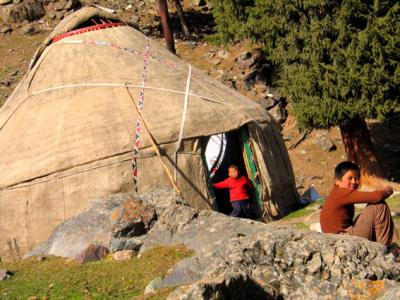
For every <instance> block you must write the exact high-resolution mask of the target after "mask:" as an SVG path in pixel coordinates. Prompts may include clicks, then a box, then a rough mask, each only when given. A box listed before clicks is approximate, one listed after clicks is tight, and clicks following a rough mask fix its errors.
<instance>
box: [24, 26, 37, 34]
mask: <svg viewBox="0 0 400 300" xmlns="http://www.w3.org/2000/svg"><path fill="white" fill-rule="evenodd" d="M34 33H36V28H35V26H33V24H26V25H25V26H23V27H22V29H21V34H25V35H32V34H34Z"/></svg>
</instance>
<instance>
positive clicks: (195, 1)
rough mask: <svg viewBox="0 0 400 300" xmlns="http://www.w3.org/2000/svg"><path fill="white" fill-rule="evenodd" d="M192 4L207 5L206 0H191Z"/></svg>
mask: <svg viewBox="0 0 400 300" xmlns="http://www.w3.org/2000/svg"><path fill="white" fill-rule="evenodd" d="M192 4H193V5H194V6H196V7H202V6H205V5H207V2H206V1H205V0H192Z"/></svg>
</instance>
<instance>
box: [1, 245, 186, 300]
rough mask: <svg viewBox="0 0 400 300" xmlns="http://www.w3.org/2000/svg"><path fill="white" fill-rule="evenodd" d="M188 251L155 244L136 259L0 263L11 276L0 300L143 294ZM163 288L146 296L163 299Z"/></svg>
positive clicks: (31, 260)
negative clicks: (34, 297) (148, 286)
mask: <svg viewBox="0 0 400 300" xmlns="http://www.w3.org/2000/svg"><path fill="white" fill-rule="evenodd" d="M191 254H192V252H190V251H188V250H187V249H186V248H185V247H184V246H182V245H178V246H173V247H157V248H153V249H151V250H148V251H146V252H145V253H144V254H143V255H142V256H141V257H140V258H137V257H134V258H131V259H129V260H126V261H122V262H120V261H114V260H112V258H111V257H110V258H109V259H105V260H102V261H99V262H93V263H86V264H79V263H77V262H76V261H73V260H66V259H62V258H57V257H50V258H48V259H46V260H44V261H42V262H38V261H37V260H36V259H35V258H31V259H28V260H23V261H18V262H15V263H0V269H8V270H10V271H11V272H13V273H14V275H13V276H12V277H11V278H10V279H8V280H5V281H1V282H0V298H1V299H27V298H29V297H32V296H36V297H37V298H38V299H132V298H133V297H135V296H140V295H142V294H143V291H144V288H145V287H146V285H147V284H148V283H149V282H150V281H151V280H152V279H154V278H156V277H158V276H164V275H165V274H167V271H168V269H170V268H171V267H173V266H174V265H175V264H176V263H177V262H178V261H179V260H181V259H183V258H186V257H189V256H190V255H191ZM169 292H170V290H167V289H164V290H161V291H160V292H159V293H157V294H155V295H152V296H150V297H147V296H146V297H144V298H143V297H141V298H137V299H164V298H165V297H166V296H167V295H168V293H169Z"/></svg>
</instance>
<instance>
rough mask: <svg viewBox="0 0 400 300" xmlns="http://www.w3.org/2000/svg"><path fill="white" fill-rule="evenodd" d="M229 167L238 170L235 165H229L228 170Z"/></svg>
mask: <svg viewBox="0 0 400 300" xmlns="http://www.w3.org/2000/svg"><path fill="white" fill-rule="evenodd" d="M229 169H236V170H238V171H239V168H238V166H237V165H230V166H229V167H228V170H229Z"/></svg>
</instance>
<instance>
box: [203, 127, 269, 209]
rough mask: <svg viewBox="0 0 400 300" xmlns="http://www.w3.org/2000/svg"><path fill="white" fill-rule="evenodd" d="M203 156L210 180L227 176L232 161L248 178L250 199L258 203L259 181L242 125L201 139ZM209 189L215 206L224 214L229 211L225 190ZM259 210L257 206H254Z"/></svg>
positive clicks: (247, 137) (245, 130) (215, 180)
mask: <svg viewBox="0 0 400 300" xmlns="http://www.w3.org/2000/svg"><path fill="white" fill-rule="evenodd" d="M204 145H205V146H204V147H203V149H204V156H203V157H204V159H205V161H206V164H207V169H208V172H209V173H208V177H209V179H210V181H211V182H213V183H215V182H219V181H222V180H224V179H225V178H227V177H228V167H229V166H230V165H232V164H234V165H236V166H237V167H238V168H239V171H240V173H241V174H243V175H244V176H246V177H247V178H249V179H250V180H251V181H252V183H253V185H254V187H255V192H254V194H253V195H252V198H253V199H252V200H253V201H255V203H257V205H258V208H260V207H262V206H261V205H260V191H261V183H260V181H259V179H258V178H257V176H256V174H258V173H257V172H258V168H257V163H256V160H255V155H254V151H253V149H252V145H251V141H250V140H249V134H248V130H247V128H246V127H242V128H240V129H239V130H234V131H230V132H227V133H222V134H218V135H213V136H211V137H208V138H206V139H205V141H204ZM209 188H210V192H211V194H213V195H214V196H215V209H216V210H218V211H219V212H221V213H224V214H230V213H231V211H232V207H231V205H230V199H229V190H226V189H223V190H221V189H218V190H217V189H213V188H212V187H211V185H210V187H209ZM258 210H259V209H258Z"/></svg>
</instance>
